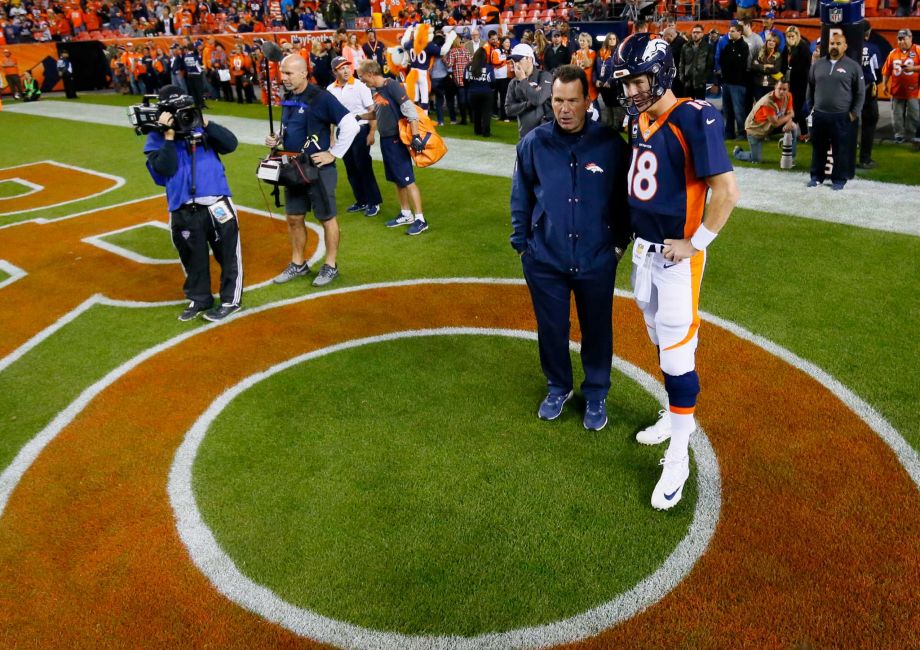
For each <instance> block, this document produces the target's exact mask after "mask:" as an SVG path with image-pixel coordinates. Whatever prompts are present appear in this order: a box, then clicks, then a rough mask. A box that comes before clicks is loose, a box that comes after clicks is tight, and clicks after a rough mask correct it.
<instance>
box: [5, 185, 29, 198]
mask: <svg viewBox="0 0 920 650" xmlns="http://www.w3.org/2000/svg"><path fill="white" fill-rule="evenodd" d="M28 191H29V188H28V187H26V186H25V185H23V184H22V183H18V182H16V181H2V182H0V199H8V198H11V197H14V196H19V195H20V194H25V193H26V192H28Z"/></svg>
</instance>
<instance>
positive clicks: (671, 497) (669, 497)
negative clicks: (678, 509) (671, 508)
mask: <svg viewBox="0 0 920 650" xmlns="http://www.w3.org/2000/svg"><path fill="white" fill-rule="evenodd" d="M678 492H680V488H677V489H676V490H674V491H673V492H671V494H666V495H664V498H665V501H670V500H671V499H673V498H674V495H675V494H677V493H678Z"/></svg>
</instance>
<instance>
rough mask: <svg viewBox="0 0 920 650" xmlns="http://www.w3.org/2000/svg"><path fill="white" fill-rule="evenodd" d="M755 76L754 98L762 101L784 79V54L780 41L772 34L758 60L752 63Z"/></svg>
mask: <svg viewBox="0 0 920 650" xmlns="http://www.w3.org/2000/svg"><path fill="white" fill-rule="evenodd" d="M751 72H753V76H754V97H756V98H757V99H760V98H761V97H763V96H764V95H767V94H769V93H770V90H771V89H772V88H773V87H774V86H775V84H776V81H777V80H778V79H782V78H783V53H782V52H780V50H779V41H777V40H776V36H774V35H773V33H772V32H770V33H768V34H767V40H766V42H765V43H764V46H763V49H761V50H760V53H759V54H758V55H757V58H756V59H754V61H753V62H752V63H751Z"/></svg>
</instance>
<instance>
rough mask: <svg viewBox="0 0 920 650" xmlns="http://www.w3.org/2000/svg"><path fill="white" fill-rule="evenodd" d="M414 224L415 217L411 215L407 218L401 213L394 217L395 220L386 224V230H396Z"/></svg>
mask: <svg viewBox="0 0 920 650" xmlns="http://www.w3.org/2000/svg"><path fill="white" fill-rule="evenodd" d="M414 222H415V217H414V216H412V215H411V214H410V215H409V216H408V217H407V216H406V215H404V214H403V213H402V212H400V213H399V214H397V215H396V217H395V218H393V219H390V220H389V221H387V223H386V227H387V228H396V227H397V226H408V225H409V224H411V223H414Z"/></svg>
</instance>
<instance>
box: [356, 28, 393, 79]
mask: <svg viewBox="0 0 920 650" xmlns="http://www.w3.org/2000/svg"><path fill="white" fill-rule="evenodd" d="M365 34H366V39H365V42H364V45H362V46H361V50H362V51H363V52H364V58H365V59H371V60H372V61H376V62H377V65H379V66H380V68H381V70H382V69H383V67H384V66H385V65H386V64H387V46H386V45H384V44H383V43H382V42H381V41H378V40H377V31H376V30H375V29H373V28H372V27H368V28H367V30H365Z"/></svg>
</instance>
